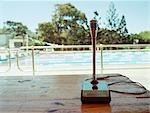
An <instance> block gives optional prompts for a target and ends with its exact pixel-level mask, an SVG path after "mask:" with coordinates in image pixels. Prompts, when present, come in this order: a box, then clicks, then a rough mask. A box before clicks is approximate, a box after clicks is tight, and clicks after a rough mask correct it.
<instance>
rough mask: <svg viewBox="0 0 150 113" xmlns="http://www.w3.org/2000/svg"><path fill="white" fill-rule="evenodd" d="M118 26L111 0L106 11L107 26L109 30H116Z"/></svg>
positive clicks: (116, 15)
mask: <svg viewBox="0 0 150 113" xmlns="http://www.w3.org/2000/svg"><path fill="white" fill-rule="evenodd" d="M118 26H119V18H118V14H117V12H116V8H115V5H114V3H113V2H111V3H110V5H109V10H108V11H107V28H108V29H109V30H115V31H116V30H117V29H118Z"/></svg>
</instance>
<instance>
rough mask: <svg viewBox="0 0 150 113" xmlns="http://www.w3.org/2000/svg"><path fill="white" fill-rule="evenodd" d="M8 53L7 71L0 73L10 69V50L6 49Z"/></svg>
mask: <svg viewBox="0 0 150 113" xmlns="http://www.w3.org/2000/svg"><path fill="white" fill-rule="evenodd" d="M7 52H8V69H7V70H5V71H0V73H4V72H8V71H9V70H10V69H11V60H10V59H11V53H10V49H7Z"/></svg>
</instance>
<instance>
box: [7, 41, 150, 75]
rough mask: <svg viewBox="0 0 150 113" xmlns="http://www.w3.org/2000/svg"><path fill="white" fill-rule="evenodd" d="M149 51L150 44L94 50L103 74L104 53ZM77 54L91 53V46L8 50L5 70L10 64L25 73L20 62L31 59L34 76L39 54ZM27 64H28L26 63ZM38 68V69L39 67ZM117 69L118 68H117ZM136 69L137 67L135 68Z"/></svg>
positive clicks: (125, 45)
mask: <svg viewBox="0 0 150 113" xmlns="http://www.w3.org/2000/svg"><path fill="white" fill-rule="evenodd" d="M143 49H144V50H150V44H134V45H133V44H120V45H102V44H101V45H97V46H96V50H97V52H100V59H98V60H100V61H101V62H100V70H101V73H103V70H104V69H106V68H105V66H104V62H103V61H104V56H103V54H104V51H127V50H130V51H134V50H143ZM77 52H92V46H91V45H57V46H30V47H20V48H19V49H8V59H9V61H8V62H9V68H8V70H6V72H8V71H9V70H10V68H12V63H15V62H16V63H17V68H18V69H19V70H20V71H26V70H25V69H24V68H22V67H21V66H20V62H21V61H22V59H24V58H27V57H29V58H31V59H30V64H31V65H30V66H28V67H27V68H30V69H32V70H30V71H32V74H33V75H35V72H36V71H37V68H36V64H35V56H36V57H37V56H38V55H39V54H40V55H41V54H45V53H50V54H54V53H59V55H61V54H63V53H77ZM12 53H13V54H15V56H16V60H14V61H11V60H10V59H11V54H12ZM28 63H29V62H28ZM39 68H40V67H39ZM52 68H53V67H52ZM117 68H118V67H117ZM135 68H137V67H135Z"/></svg>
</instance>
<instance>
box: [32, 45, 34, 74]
mask: <svg viewBox="0 0 150 113" xmlns="http://www.w3.org/2000/svg"><path fill="white" fill-rule="evenodd" d="M32 72H33V76H34V75H35V64H34V47H32Z"/></svg>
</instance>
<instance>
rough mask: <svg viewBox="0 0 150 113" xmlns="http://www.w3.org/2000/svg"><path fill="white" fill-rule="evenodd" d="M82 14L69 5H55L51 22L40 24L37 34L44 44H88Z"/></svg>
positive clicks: (84, 20)
mask: <svg viewBox="0 0 150 113" xmlns="http://www.w3.org/2000/svg"><path fill="white" fill-rule="evenodd" d="M87 28H88V25H87V18H86V16H85V14H84V13H82V12H81V11H80V10H78V9H77V8H75V6H73V5H72V4H70V3H66V4H57V5H56V10H55V13H54V15H53V17H52V22H46V23H41V24H39V26H38V32H39V33H40V35H41V36H43V37H44V38H45V41H46V42H49V43H57V44H89V39H87V38H86V36H87V33H89V32H88V30H87Z"/></svg>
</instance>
